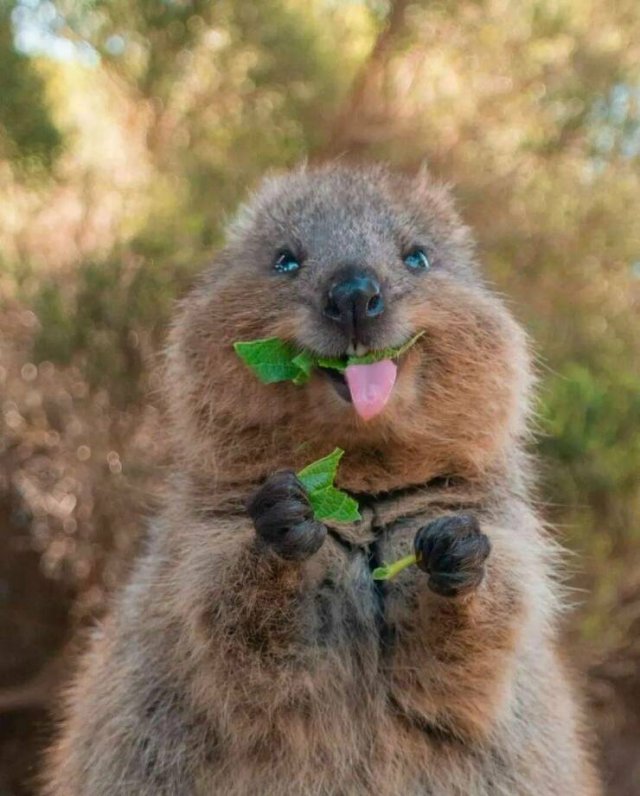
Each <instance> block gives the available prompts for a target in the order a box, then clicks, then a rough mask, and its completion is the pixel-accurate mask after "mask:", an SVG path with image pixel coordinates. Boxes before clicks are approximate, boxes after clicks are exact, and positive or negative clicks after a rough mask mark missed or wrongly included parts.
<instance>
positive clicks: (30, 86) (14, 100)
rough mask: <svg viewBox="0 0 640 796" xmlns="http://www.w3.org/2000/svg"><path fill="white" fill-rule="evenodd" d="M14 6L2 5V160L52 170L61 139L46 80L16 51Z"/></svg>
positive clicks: (0, 91)
mask: <svg viewBox="0 0 640 796" xmlns="http://www.w3.org/2000/svg"><path fill="white" fill-rule="evenodd" d="M14 5H15V4H14V3H12V2H7V0H2V2H0V160H3V159H4V160H11V161H13V162H14V164H17V163H19V165H22V166H29V167H31V168H33V167H35V166H38V165H42V166H46V167H49V166H51V164H52V162H53V160H54V157H55V155H56V153H57V151H58V149H59V147H60V144H61V136H60V133H59V132H58V130H57V128H56V127H55V125H54V124H53V122H52V121H51V116H50V113H49V108H48V103H47V97H46V86H45V82H44V80H43V78H42V77H41V76H40V74H39V73H38V72H37V70H36V68H35V67H34V64H33V62H32V61H31V59H29V58H28V57H26V56H24V55H22V54H20V53H18V52H16V50H15V49H14V47H13V32H12V26H11V12H12V10H13V7H14Z"/></svg>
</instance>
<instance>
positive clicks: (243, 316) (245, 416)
mask: <svg viewBox="0 0 640 796" xmlns="http://www.w3.org/2000/svg"><path fill="white" fill-rule="evenodd" d="M420 332H422V333H423V334H422V336H421V337H420V339H419V340H418V341H417V342H416V343H415V344H414V345H413V346H412V347H411V348H410V349H409V350H408V351H407V352H406V353H405V354H403V355H402V356H401V357H399V358H398V359H397V360H395V359H393V358H390V359H389V360H388V361H387V362H386V363H385V364H384V365H380V364H378V365H376V366H373V367H372V366H359V367H361V368H362V369H361V370H360V371H358V372H357V373H356V374H355V377H354V376H353V373H352V374H351V377H350V378H349V377H348V378H347V379H346V380H345V377H344V376H341V375H340V374H339V372H338V371H335V370H331V369H322V368H317V369H316V370H315V371H314V372H313V374H312V378H311V379H310V381H309V382H308V383H306V384H304V385H302V386H296V385H294V384H292V383H290V382H287V383H279V384H269V385H265V384H262V383H261V382H259V381H258V379H257V378H256V376H255V375H254V374H253V373H252V372H251V371H250V370H249V369H248V368H247V367H246V365H245V364H244V363H243V362H241V361H240V359H239V358H238V357H237V356H236V354H235V352H234V349H233V343H234V342H236V341H248V340H254V339H259V338H266V337H279V338H281V339H283V340H285V341H288V342H289V343H291V344H292V345H293V346H295V347H298V348H300V349H301V350H302V349H304V350H307V351H309V352H311V353H312V354H315V355H318V356H324V357H332V358H335V357H344V358H346V357H348V356H349V355H364V354H366V353H370V352H376V351H381V350H383V349H387V348H397V347H399V346H402V344H403V343H405V342H407V341H408V340H410V339H411V338H412V337H413V336H415V335H416V334H417V333H420ZM169 361H170V379H169V384H170V393H169V400H170V407H171V410H172V416H173V423H174V429H175V431H176V442H177V445H178V448H179V449H180V450H181V451H182V453H183V458H184V461H185V462H187V464H189V466H193V467H196V468H197V469H198V470H199V471H201V472H205V473H209V474H211V475H217V476H218V478H224V477H225V473H232V475H230V476H229V477H231V478H233V479H235V480H236V481H238V482H239V481H242V480H244V478H243V477H242V474H249V475H250V477H259V476H261V475H266V474H267V473H268V472H269V471H270V470H272V469H274V467H278V466H297V465H298V464H302V463H305V462H308V461H310V460H311V459H314V458H318V457H319V456H320V455H323V454H324V453H327V452H329V451H330V450H331V448H332V447H333V446H335V445H339V446H341V447H343V448H345V450H346V451H347V456H346V457H345V466H344V468H343V483H345V484H346V485H347V486H351V487H352V488H358V489H371V490H376V491H378V490H386V489H391V488H394V487H397V486H401V485H406V484H409V483H420V482H422V481H424V480H425V479H426V478H430V477H434V476H438V475H462V476H473V475H477V474H479V473H482V472H483V471H485V470H486V469H487V468H490V467H492V466H493V465H495V464H497V463H499V461H500V460H504V459H505V456H506V455H508V449H509V448H510V446H512V444H513V442H514V440H516V439H517V438H518V437H519V436H521V434H522V431H523V425H524V422H523V421H524V408H525V404H526V392H527V389H528V386H529V375H528V374H529V369H528V357H527V352H526V345H525V340H524V336H523V334H522V332H521V330H520V328H519V327H518V326H517V324H516V323H515V322H514V321H513V319H512V318H511V316H510V315H509V313H508V312H507V311H506V309H505V308H504V306H503V305H502V303H501V302H500V301H499V300H498V299H497V297H496V296H495V295H494V294H492V293H491V292H490V291H489V290H488V289H487V288H486V287H485V285H484V283H483V281H482V279H481V277H480V275H479V273H478V270H477V265H476V263H475V260H474V253H473V243H472V239H471V236H470V233H469V230H468V229H467V227H465V226H464V225H463V224H462V222H461V221H460V219H459V217H458V215H457V213H456V211H455V209H454V207H453V203H452V199H451V197H450V195H449V192H448V191H447V190H446V188H444V187H443V186H441V185H436V184H434V183H433V182H432V181H431V180H430V179H429V177H428V176H427V175H426V174H421V175H419V176H417V177H415V178H409V177H405V176H399V175H395V174H392V173H390V172H389V171H388V170H386V169H384V168H381V167H375V168H369V169H354V168H349V167H344V166H335V165H332V166H325V167H322V168H318V169H304V168H303V169H300V170H298V171H295V172H293V173H290V174H287V175H285V176H279V177H274V178H269V179H267V180H265V181H264V183H263V184H262V186H261V187H260V188H259V190H258V191H257V193H256V194H255V195H254V196H253V198H252V199H251V200H250V201H249V202H248V203H247V204H246V205H244V206H243V207H242V208H241V209H240V211H239V213H238V215H237V217H236V219H235V221H234V222H233V224H232V225H231V226H230V228H229V231H228V236H227V244H226V246H225V248H224V249H223V250H222V251H221V252H220V253H219V255H218V256H217V258H216V261H215V263H214V264H213V266H212V267H211V268H210V269H209V270H208V271H207V272H206V274H205V275H204V276H203V278H202V280H201V282H200V283H199V285H198V286H197V287H196V289H195V290H194V291H193V293H192V294H191V295H190V296H189V297H188V298H187V300H186V301H185V302H184V304H183V307H182V312H181V313H180V315H179V317H178V321H177V323H176V325H175V328H174V332H173V336H172V342H171V345H170V358H169ZM347 376H349V373H347Z"/></svg>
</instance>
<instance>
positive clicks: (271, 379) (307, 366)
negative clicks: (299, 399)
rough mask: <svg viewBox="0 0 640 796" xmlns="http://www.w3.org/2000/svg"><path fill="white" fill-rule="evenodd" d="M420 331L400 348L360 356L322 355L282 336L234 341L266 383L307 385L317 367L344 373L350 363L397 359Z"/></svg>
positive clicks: (364, 363) (254, 370)
mask: <svg viewBox="0 0 640 796" xmlns="http://www.w3.org/2000/svg"><path fill="white" fill-rule="evenodd" d="M423 335H424V332H418V333H417V334H415V335H414V336H413V337H412V338H411V339H410V340H407V342H406V343H403V344H402V345H401V346H399V347H397V348H385V349H382V350H380V351H370V352H369V353H368V354H365V355H364V356H361V357H357V356H351V357H322V356H318V355H316V354H313V353H311V351H307V350H302V351H301V350H300V349H298V348H296V347H295V346H294V345H292V344H291V343H288V342H286V341H285V340H281V339H280V338H279V337H266V338H264V339H262V340H250V341H246V342H237V343H234V344H233V347H234V349H235V352H236V354H237V355H238V356H239V357H240V359H241V360H242V361H243V362H244V363H245V364H246V365H247V366H248V367H249V368H251V370H252V371H253V372H254V373H255V374H256V376H257V377H258V378H259V379H260V381H261V382H263V384H274V383H276V382H279V381H292V382H293V383H294V384H296V385H301V384H306V382H308V381H309V379H310V378H311V372H312V371H313V369H314V368H315V367H318V368H325V369H330V370H336V371H338V372H339V373H344V372H345V370H346V369H347V367H348V366H349V365H369V364H371V363H373V362H380V361H381V360H383V359H396V358H397V357H399V356H401V355H402V354H404V353H405V352H406V351H408V350H409V349H410V348H411V347H412V346H413V345H414V344H415V343H416V342H417V341H418V340H419V339H420V338H421V337H422V336H423Z"/></svg>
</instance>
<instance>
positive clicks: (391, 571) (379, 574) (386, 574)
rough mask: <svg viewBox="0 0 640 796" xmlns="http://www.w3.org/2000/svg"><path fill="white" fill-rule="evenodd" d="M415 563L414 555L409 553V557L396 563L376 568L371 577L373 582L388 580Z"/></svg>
mask: <svg viewBox="0 0 640 796" xmlns="http://www.w3.org/2000/svg"><path fill="white" fill-rule="evenodd" d="M417 561H418V559H417V557H416V554H415V553H411V555H410V556H405V557H404V558H400V559H398V561H394V562H393V564H383V565H382V566H381V567H376V568H375V569H374V570H373V572H372V573H371V575H372V577H373V579H374V580H389V579H390V578H393V577H395V576H396V575H397V574H398V572H402V570H403V569H406V568H407V567H410V566H411V565H412V564H415V563H417Z"/></svg>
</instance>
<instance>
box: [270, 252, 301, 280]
mask: <svg viewBox="0 0 640 796" xmlns="http://www.w3.org/2000/svg"><path fill="white" fill-rule="evenodd" d="M273 267H274V269H275V270H276V271H277V272H278V273H279V274H293V273H294V272H295V271H297V270H298V269H299V268H300V261H299V260H298V258H297V257H296V256H295V254H293V252H290V251H289V249H282V251H280V252H279V253H278V256H277V257H276V261H275V263H274V264H273Z"/></svg>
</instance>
